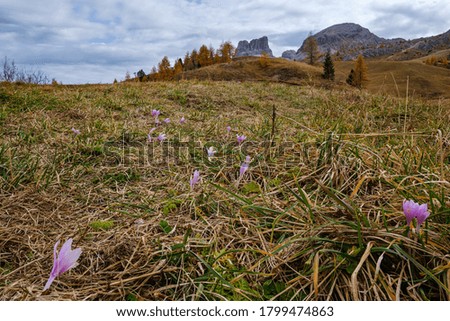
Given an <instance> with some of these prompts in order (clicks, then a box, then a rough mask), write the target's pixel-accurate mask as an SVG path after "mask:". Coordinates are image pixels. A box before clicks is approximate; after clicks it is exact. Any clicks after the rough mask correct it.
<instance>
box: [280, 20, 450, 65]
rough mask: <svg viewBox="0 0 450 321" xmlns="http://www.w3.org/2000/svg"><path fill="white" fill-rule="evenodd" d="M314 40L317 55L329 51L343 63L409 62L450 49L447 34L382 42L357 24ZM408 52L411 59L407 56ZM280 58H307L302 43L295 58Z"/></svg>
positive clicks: (326, 32) (326, 31)
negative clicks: (373, 59) (357, 60)
mask: <svg viewBox="0 0 450 321" xmlns="http://www.w3.org/2000/svg"><path fill="white" fill-rule="evenodd" d="M313 37H314V38H315V39H316V41H317V44H318V49H319V51H320V52H322V53H325V52H327V51H328V50H330V52H331V53H332V54H335V55H337V56H338V57H339V59H342V60H353V59H355V58H356V57H357V56H358V55H359V54H362V55H363V56H365V57H380V56H393V58H392V59H393V60H408V59H413V58H419V57H423V56H426V55H427V54H429V53H430V52H432V51H435V50H442V49H449V48H450V30H449V31H447V32H445V33H443V34H440V35H437V36H432V37H425V38H419V39H413V40H405V39H402V38H396V39H384V38H381V37H378V36H377V35H375V34H374V33H372V32H370V30H369V29H367V28H364V27H362V26H360V25H358V24H355V23H342V24H337V25H333V26H331V27H328V28H326V29H324V30H322V31H320V32H318V33H316V34H314V35H313ZM411 52H412V53H413V54H412V55H411V54H408V53H411ZM399 53H402V54H399ZM283 57H284V58H288V59H295V60H303V59H304V58H305V57H306V54H305V42H303V44H302V46H301V47H300V48H299V49H298V50H297V52H296V53H295V55H293V53H292V51H285V52H284V53H283Z"/></svg>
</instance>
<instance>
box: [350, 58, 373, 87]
mask: <svg viewBox="0 0 450 321" xmlns="http://www.w3.org/2000/svg"><path fill="white" fill-rule="evenodd" d="M367 70H368V69H367V65H366V62H365V61H364V57H363V56H362V55H359V56H358V58H357V59H356V61H355V67H354V68H353V69H352V70H351V72H350V74H349V76H348V78H347V83H348V84H350V85H352V86H355V87H357V88H359V89H362V88H363V86H364V84H365V83H367V81H369V78H368V76H367V73H368V71H367Z"/></svg>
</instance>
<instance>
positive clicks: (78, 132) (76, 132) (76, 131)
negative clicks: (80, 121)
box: [71, 127, 81, 136]
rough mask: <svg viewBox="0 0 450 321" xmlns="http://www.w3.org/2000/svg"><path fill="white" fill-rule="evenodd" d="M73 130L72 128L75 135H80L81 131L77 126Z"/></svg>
mask: <svg viewBox="0 0 450 321" xmlns="http://www.w3.org/2000/svg"><path fill="white" fill-rule="evenodd" d="M71 130H72V132H73V133H74V134H75V136H78V135H80V134H81V132H80V131H79V130H78V129H75V128H73V127H72V129H71Z"/></svg>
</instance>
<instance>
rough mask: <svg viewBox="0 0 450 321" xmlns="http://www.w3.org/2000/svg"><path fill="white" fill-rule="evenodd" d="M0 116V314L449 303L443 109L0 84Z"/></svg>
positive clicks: (298, 89)
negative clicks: (48, 303)
mask: <svg viewBox="0 0 450 321" xmlns="http://www.w3.org/2000/svg"><path fill="white" fill-rule="evenodd" d="M221 68H226V67H221ZM369 68H371V67H370V66H369ZM0 106H1V107H0V124H1V126H0V249H1V250H0V299H2V300H350V299H353V300H398V299H401V300H448V299H450V292H449V287H450V269H449V257H448V249H449V248H450V228H449V226H450V225H449V223H450V196H449V193H448V189H449V187H450V183H449V182H450V127H449V124H450V104H449V103H448V101H445V100H431V101H423V100H420V99H417V98H411V99H410V100H409V101H408V103H407V105H406V104H405V99H404V98H402V99H396V98H395V97H392V96H382V95H372V94H369V93H367V92H365V91H358V90H352V89H349V90H339V89H334V90H325V89H318V88H316V87H311V86H306V85H305V86H291V85H286V84H281V83H271V82H233V81H227V82H220V81H217V82H212V81H180V82H166V83H158V82H156V83H127V84H117V85H104V86H93V85H92V86H48V87H38V86H24V85H22V86H21V85H8V84H1V85H0ZM274 107H275V108H276V110H275V114H274V112H273V108H274ZM153 109H159V110H161V116H160V119H161V120H163V119H165V118H170V120H171V121H170V123H168V124H162V125H160V126H159V127H158V128H157V129H156V130H155V131H154V132H152V134H151V135H152V142H149V141H148V138H147V134H148V133H149V129H150V128H152V127H155V122H154V119H153V117H152V116H151V112H152V110H153ZM274 115H275V116H274ZM183 116H184V117H185V119H186V123H185V124H180V123H179V120H180V119H181V117H183ZM228 125H229V126H230V127H231V132H230V133H228V132H227V130H226V127H227V126H228ZM71 128H74V129H77V130H79V131H80V134H79V135H76V134H75V133H74V132H73V131H72V130H71ZM163 133H164V134H166V135H167V139H166V140H164V141H163V142H161V143H160V142H157V141H155V138H156V137H157V136H158V135H159V134H163ZM236 135H245V136H246V137H247V139H246V140H245V141H244V143H243V144H242V145H238V143H237V141H236ZM210 146H213V147H215V149H216V150H217V153H216V154H215V155H214V157H211V158H209V159H208V157H207V155H206V148H207V147H210ZM247 155H248V156H249V157H250V161H249V166H248V170H247V171H246V172H245V173H244V174H243V176H242V177H240V176H239V175H240V174H239V173H240V168H241V166H242V164H243V163H244V161H245V159H246V156H247ZM194 170H199V171H200V177H201V179H200V182H199V183H198V184H197V185H195V186H194V188H193V189H191V187H190V184H189V181H190V179H191V177H192V175H193V172H194ZM405 199H412V200H415V201H416V202H419V203H426V204H428V208H429V211H430V217H429V218H428V219H427V220H426V222H425V223H424V224H423V225H422V226H421V228H420V229H418V232H417V231H416V229H415V228H414V227H413V226H411V227H410V228H409V227H408V226H406V222H405V216H404V214H403V212H402V202H403V200H405ZM69 237H72V238H73V239H74V246H75V247H79V248H81V249H82V254H81V257H80V260H79V265H78V266H77V267H76V268H74V269H72V270H71V271H69V272H66V273H64V274H63V275H61V276H59V277H58V278H57V279H56V280H55V281H54V283H53V285H52V286H51V288H50V289H49V290H48V291H46V292H43V291H42V289H43V287H44V284H45V283H46V281H47V278H48V277H49V274H50V271H51V269H52V256H53V253H52V251H53V246H54V244H55V242H56V241H57V240H58V239H60V240H61V241H65V240H66V239H67V238H69Z"/></svg>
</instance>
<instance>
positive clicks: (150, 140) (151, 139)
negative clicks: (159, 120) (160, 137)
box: [147, 127, 156, 143]
mask: <svg viewBox="0 0 450 321" xmlns="http://www.w3.org/2000/svg"><path fill="white" fill-rule="evenodd" d="M155 130H156V127H153V128H151V129H150V130H149V132H148V134H147V140H148V142H149V143H151V142H152V141H153V138H152V133H153V132H154V131H155Z"/></svg>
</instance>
